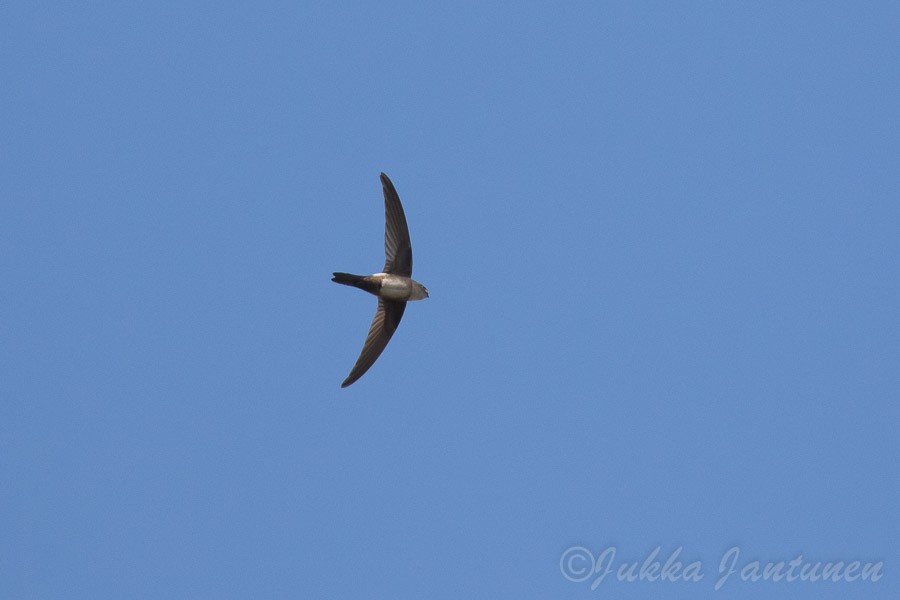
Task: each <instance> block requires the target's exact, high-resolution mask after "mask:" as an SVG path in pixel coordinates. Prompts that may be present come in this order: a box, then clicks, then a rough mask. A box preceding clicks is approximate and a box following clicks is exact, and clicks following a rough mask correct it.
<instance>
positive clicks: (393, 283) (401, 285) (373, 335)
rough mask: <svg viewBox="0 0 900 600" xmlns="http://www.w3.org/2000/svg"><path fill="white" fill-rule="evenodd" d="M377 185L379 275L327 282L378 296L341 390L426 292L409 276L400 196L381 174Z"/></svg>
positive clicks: (408, 249) (370, 361)
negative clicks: (380, 201)
mask: <svg viewBox="0 0 900 600" xmlns="http://www.w3.org/2000/svg"><path fill="white" fill-rule="evenodd" d="M381 184H382V187H383V188H384V212H385V228H384V253H385V262H384V268H383V269H382V271H381V272H380V273H374V274H372V275H353V274H352V273H334V277H333V278H332V279H331V280H332V281H334V282H335V283H340V284H343V285H350V286H353V287H357V288H359V289H361V290H364V291H366V292H369V293H370V294H374V295H375V296H378V310H377V311H376V312H375V318H374V319H372V325H371V326H370V327H369V335H368V336H366V342H365V344H364V345H363V349H362V352H361V353H360V355H359V358H358V359H357V361H356V364H355V365H354V366H353V370H352V371H350V375H348V376H347V379H345V380H344V382H343V383H342V384H341V387H347V386H348V385H350V384H352V383H353V382H354V381H356V380H357V379H359V378H360V377H362V376H363V374H364V373H365V372H366V371H368V370H369V367H371V366H372V365H373V364H374V363H375V361H376V360H377V359H378V357H379V356H380V355H381V352H382V351H383V350H384V348H385V347H386V346H387V343H388V341H390V339H391V336H392V335H394V331H396V329H397V326H398V325H399V324H400V319H401V318H402V317H403V312H404V311H405V310H406V303H407V302H408V301H411V300H424V299H425V298H427V297H428V289H427V288H426V287H425V286H424V285H422V284H421V283H419V282H418V281H416V280H414V279H413V278H412V277H411V275H412V244H411V243H410V240H409V228H408V227H407V225H406V215H405V214H404V213H403V206H402V205H401V204H400V197H399V196H398V195H397V191H396V190H395V189H394V184H392V183H391V180H390V179H388V176H387V175H385V174H384V173H382V174H381Z"/></svg>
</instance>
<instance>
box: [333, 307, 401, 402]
mask: <svg viewBox="0 0 900 600" xmlns="http://www.w3.org/2000/svg"><path fill="white" fill-rule="evenodd" d="M404 310H406V302H397V301H396V300H385V299H384V298H379V299H378V310H377V311H375V318H374V319H372V325H371V327H369V335H367V336H366V343H365V344H363V349H362V352H360V354H359V358H358V359H356V364H355V365H353V370H352V371H350V374H349V375H347V379H345V380H344V383H342V384H341V387H342V388H345V387H347V386H348V385H350V384H351V383H353V382H354V381H356V380H357V379H359V378H360V377H362V376H363V375H364V374H365V372H366V371H368V370H369V367H371V366H372V365H373V364H375V361H376V360H378V357H379V356H381V352H382V351H383V350H384V348H385V346H387V343H388V342H389V341H390V339H391V336H392V335H394V332H395V331H396V330H397V325H399V324H400V319H402V318H403V311H404Z"/></svg>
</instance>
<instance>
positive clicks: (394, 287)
mask: <svg viewBox="0 0 900 600" xmlns="http://www.w3.org/2000/svg"><path fill="white" fill-rule="evenodd" d="M411 290H412V285H411V284H410V282H409V280H408V279H406V278H405V277H402V278H401V277H390V276H388V277H385V278H384V279H383V280H382V282H381V293H380V294H379V295H380V296H381V297H382V298H387V299H388V300H406V299H408V298H409V294H410V292H411Z"/></svg>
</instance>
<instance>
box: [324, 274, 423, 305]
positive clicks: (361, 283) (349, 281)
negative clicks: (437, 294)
mask: <svg viewBox="0 0 900 600" xmlns="http://www.w3.org/2000/svg"><path fill="white" fill-rule="evenodd" d="M331 280H332V281H334V282H335V283H342V284H344V285H351V286H353V287H358V288H359V289H361V290H365V291H367V292H369V293H370V294H374V295H376V296H378V297H379V298H385V299H387V300H403V301H410V300H424V299H425V298H427V297H428V290H427V289H425V286H424V285H422V284H421V283H419V282H418V281H416V280H415V279H412V278H411V277H404V276H402V275H392V274H390V273H374V274H372V275H353V274H352V273H334V277H333V278H332V279H331Z"/></svg>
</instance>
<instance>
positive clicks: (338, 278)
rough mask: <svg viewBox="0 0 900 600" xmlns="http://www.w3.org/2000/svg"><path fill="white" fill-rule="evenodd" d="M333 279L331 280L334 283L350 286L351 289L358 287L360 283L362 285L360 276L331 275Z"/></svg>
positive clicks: (350, 274)
mask: <svg viewBox="0 0 900 600" xmlns="http://www.w3.org/2000/svg"><path fill="white" fill-rule="evenodd" d="M332 274H333V275H334V277H332V278H331V280H332V281H333V282H335V283H341V284H344V285H352V286H353V287H358V285H359V284H360V283H362V280H363V276H362V275H353V274H352V273H332Z"/></svg>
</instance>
